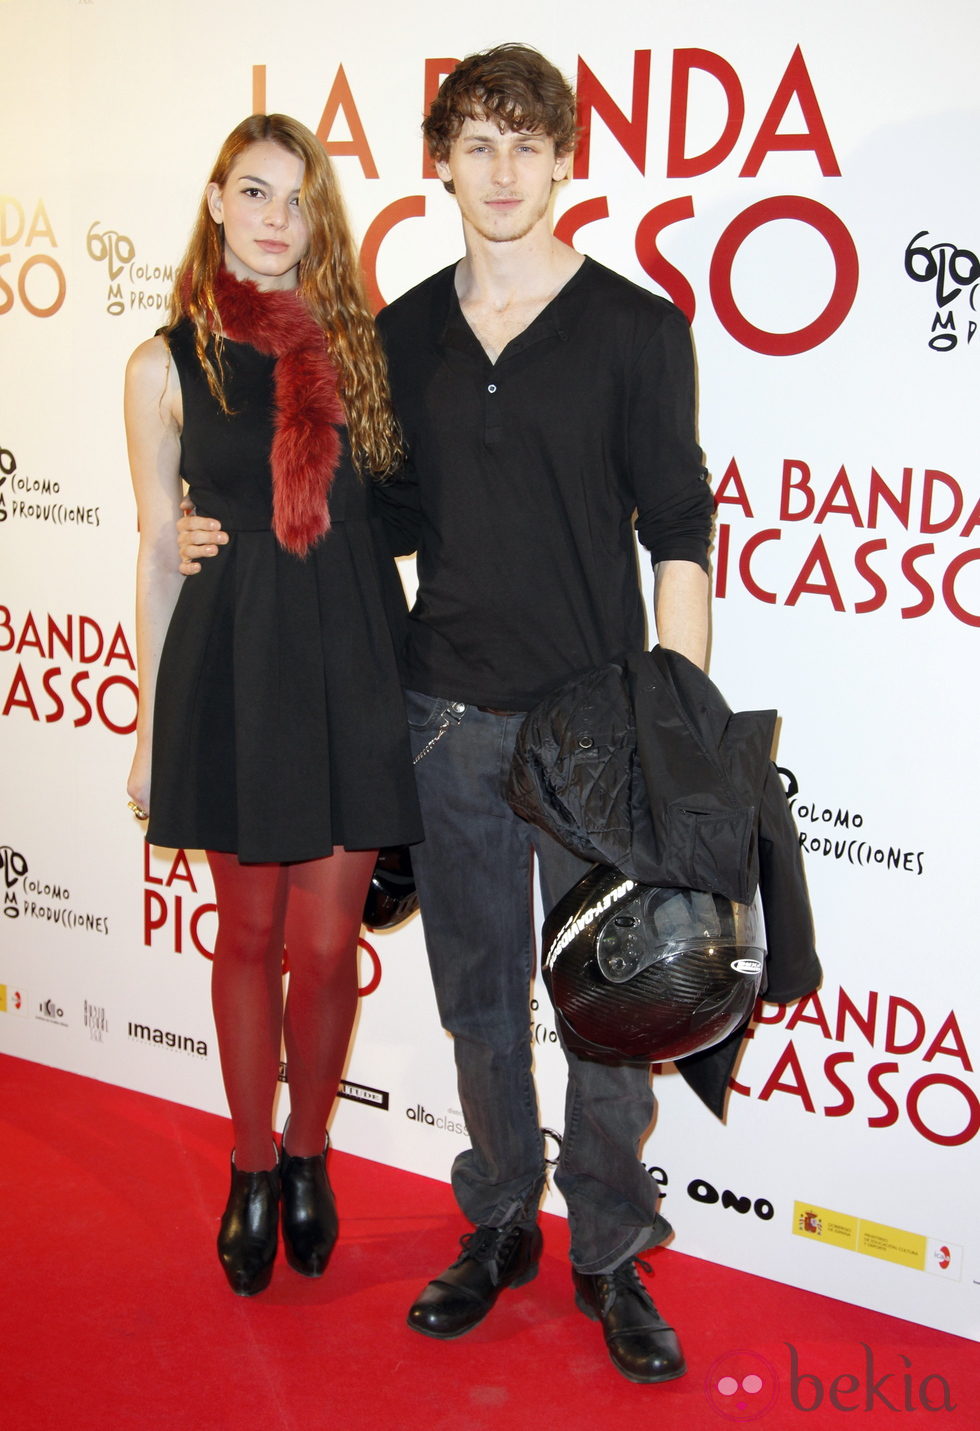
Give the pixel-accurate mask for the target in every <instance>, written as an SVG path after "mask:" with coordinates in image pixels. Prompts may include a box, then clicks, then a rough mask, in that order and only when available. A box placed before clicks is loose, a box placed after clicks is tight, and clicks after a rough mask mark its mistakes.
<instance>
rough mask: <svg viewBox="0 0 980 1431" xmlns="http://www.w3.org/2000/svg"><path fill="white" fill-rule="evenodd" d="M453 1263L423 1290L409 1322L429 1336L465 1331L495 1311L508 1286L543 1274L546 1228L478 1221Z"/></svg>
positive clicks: (449, 1334) (451, 1334)
mask: <svg viewBox="0 0 980 1431" xmlns="http://www.w3.org/2000/svg"><path fill="white" fill-rule="evenodd" d="M460 1246H461V1249H462V1250H461V1252H460V1255H459V1257H457V1258H456V1261H455V1262H454V1263H453V1264H452V1266H451V1267H447V1268H446V1270H445V1272H443V1273H442V1275H441V1276H440V1277H437V1278H436V1279H435V1280H434V1281H432V1282H430V1283H429V1285H428V1286H427V1287H425V1288H423V1290H422V1294H421V1296H420V1297H419V1298H418V1300H417V1301H416V1302H414V1303H413V1305H412V1306H411V1308H410V1309H409V1313H408V1325H409V1326H410V1327H414V1328H415V1330H416V1331H417V1332H424V1333H425V1335H426V1336H427V1337H444V1338H449V1337H460V1336H462V1335H463V1333H464V1332H468V1331H469V1330H470V1328H471V1327H475V1326H476V1325H477V1323H478V1322H482V1321H483V1318H484V1317H485V1316H486V1315H487V1313H488V1312H489V1311H490V1309H491V1307H492V1306H493V1305H494V1303H495V1302H496V1300H497V1298H498V1297H499V1296H500V1293H501V1292H502V1291H503V1290H504V1288H505V1287H523V1286H524V1284H525V1283H526V1282H530V1281H531V1280H532V1278H534V1277H536V1276H537V1271H538V1262H539V1261H540V1259H541V1229H540V1228H539V1227H538V1226H537V1224H536V1223H534V1224H532V1225H531V1226H530V1227H527V1226H522V1225H521V1224H520V1223H508V1224H507V1225H506V1226H504V1227H478V1228H477V1229H476V1230H475V1231H474V1232H469V1233H467V1234H466V1236H465V1237H464V1238H462V1240H461V1243H460Z"/></svg>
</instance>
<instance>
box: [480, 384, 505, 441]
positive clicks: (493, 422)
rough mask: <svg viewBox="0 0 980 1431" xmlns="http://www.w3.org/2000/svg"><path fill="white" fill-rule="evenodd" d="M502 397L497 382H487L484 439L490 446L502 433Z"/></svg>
mask: <svg viewBox="0 0 980 1431" xmlns="http://www.w3.org/2000/svg"><path fill="white" fill-rule="evenodd" d="M499 402H500V399H499V398H498V396H497V384H496V383H487V398H486V404H485V408H484V412H485V417H484V423H483V440H484V442H485V443H486V444H487V445H488V446H489V444H490V443H491V442H496V441H497V440H498V439H499V438H500V436H501V433H502V428H501V423H500V409H499Z"/></svg>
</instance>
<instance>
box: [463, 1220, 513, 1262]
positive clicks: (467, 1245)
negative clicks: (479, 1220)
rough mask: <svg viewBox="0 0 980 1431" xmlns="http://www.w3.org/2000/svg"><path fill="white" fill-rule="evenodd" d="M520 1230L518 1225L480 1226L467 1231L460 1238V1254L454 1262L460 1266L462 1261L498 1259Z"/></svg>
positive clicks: (491, 1260)
mask: <svg viewBox="0 0 980 1431" xmlns="http://www.w3.org/2000/svg"><path fill="white" fill-rule="evenodd" d="M519 1231H520V1229H519V1228H518V1227H515V1226H513V1225H512V1226H510V1227H478V1228H476V1230H475V1231H473V1232H467V1233H465V1234H464V1235H463V1236H462V1237H461V1238H460V1239H459V1245H460V1249H461V1250H460V1254H459V1256H458V1257H457V1259H456V1261H455V1262H454V1263H453V1266H454V1267H458V1266H459V1265H460V1263H461V1262H466V1261H467V1260H469V1261H473V1262H494V1261H497V1260H498V1259H499V1258H500V1257H501V1256H502V1254H503V1253H504V1251H505V1250H506V1247H507V1244H508V1243H509V1242H510V1241H511V1240H512V1239H513V1238H514V1237H516V1235H517V1233H518V1232H519Z"/></svg>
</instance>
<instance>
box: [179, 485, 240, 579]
mask: <svg viewBox="0 0 980 1431" xmlns="http://www.w3.org/2000/svg"><path fill="white" fill-rule="evenodd" d="M180 507H181V511H182V512H183V513H184V515H183V516H182V517H181V519H180V521H179V522H178V523H177V545H178V547H179V549H180V568H179V569H180V573H181V575H182V576H196V575H197V573H198V572H199V571H200V570H201V558H202V557H213V556H217V554H218V548H219V547H223V546H224V545H225V543H226V542H227V541H228V533H227V532H223V531H222V530H221V523H220V522H218V521H216V520H215V519H214V518H213V517H198V516H196V515H195V513H194V505H193V503H192V502H188V500H187V498H186V497H185V498H184V500H183V501H182V502H181V504H180Z"/></svg>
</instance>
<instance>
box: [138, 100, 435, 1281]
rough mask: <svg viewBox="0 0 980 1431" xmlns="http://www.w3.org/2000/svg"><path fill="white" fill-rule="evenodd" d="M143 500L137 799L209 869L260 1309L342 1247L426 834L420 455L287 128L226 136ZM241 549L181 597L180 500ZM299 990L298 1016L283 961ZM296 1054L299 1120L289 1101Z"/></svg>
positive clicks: (198, 239)
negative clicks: (369, 894) (282, 1106)
mask: <svg viewBox="0 0 980 1431" xmlns="http://www.w3.org/2000/svg"><path fill="white" fill-rule="evenodd" d="M126 430H127V438H128V444H129V455H130V466H131V468H132V475H133V485H134V488H135V492H136V499H137V504H138V509H139V523H140V545H139V559H138V566H137V642H138V660H139V683H140V709H139V723H138V729H137V748H136V757H135V760H134V762H133V767H132V771H131V773H130V779H129V787H128V788H129V793H130V796H131V798H132V801H133V803H134V804H135V805H137V806H139V807H140V810H141V811H144V812H145V811H148V812H149V826H148V831H147V838H148V839H149V840H150V841H151V842H152V843H154V844H159V845H166V846H171V847H178V848H180V847H183V848H200V849H204V850H206V851H207V857H208V862H209V864H210V867H211V871H212V875H213V878H214V887H215V895H216V899H217V904H218V919H219V927H218V936H217V943H216V946H215V954H214V967H213V977H212V1002H213V1007H214V1018H215V1024H216V1027H217V1034H218V1045H219V1049H220V1055H221V1068H222V1075H223V1078H224V1084H225V1089H226V1092H227V1095H228V1103H229V1107H230V1111H231V1117H232V1122H233V1126H234V1137H235V1143H234V1150H233V1152H232V1158H231V1191H230V1194H229V1198H228V1205H227V1207H226V1208H225V1212H224V1216H223V1218H222V1220H221V1229H220V1232H219V1234H218V1253H219V1257H220V1260H221V1263H222V1266H223V1267H224V1270H225V1273H226V1274H227V1277H228V1280H229V1282H230V1284H231V1286H232V1289H233V1290H234V1291H235V1292H237V1293H239V1294H240V1295H242V1296H249V1295H251V1294H253V1293H255V1292H260V1291H262V1289H263V1288H264V1287H266V1286H268V1283H269V1280H270V1278H271V1276H272V1264H273V1260H274V1258H275V1253H276V1245H277V1237H278V1232H277V1229H278V1221H279V1204H280V1198H281V1202H282V1229H283V1241H284V1244H285V1249H286V1256H287V1259H288V1261H289V1263H290V1265H291V1266H292V1267H294V1268H295V1269H296V1271H298V1272H301V1273H302V1274H303V1275H305V1276H308V1277H318V1276H320V1275H321V1274H322V1272H323V1270H324V1267H325V1265H326V1262H327V1259H328V1257H329V1255H330V1251H331V1249H332V1247H333V1244H334V1241H335V1240H336V1235H337V1215H336V1210H335V1207H334V1201H333V1196H332V1193H331V1190H330V1185H329V1182H328V1181H327V1176H326V1167H325V1156H326V1146H325V1138H326V1133H325V1130H326V1123H327V1117H328V1115H329V1112H330V1109H331V1106H332V1103H333V1100H334V1096H335V1094H336V1091H337V1086H338V1083H339V1081H340V1077H341V1074H342V1072H343V1067H344V1062H345V1059H346V1054H347V1046H348V1041H349V1038H350V1031H351V1025H352V1021H353V1017H354V1012H355V1008H356V1002H357V981H356V963H355V961H356V949H357V937H358V933H359V929H360V923H361V913H362V910H363V908H364V899H365V894H366V891H367V888H368V885H369V882H370V879H371V873H372V869H373V866H374V861H375V854H376V851H377V849H378V847H379V846H384V845H394V844H408V843H412V842H414V841H417V840H419V839H420V838H421V824H420V819H419V813H418V806H417V803H416V798H415V787H414V782H413V778H412V769H411V763H410V757H409V752H408V738H407V728H406V724H405V715H404V707H403V703H402V695H401V686H400V682H399V677H398V672H397V668H396V648H397V643H398V640H399V630H400V625H401V622H402V619H403V615H404V600H403V596H402V592H401V585H400V582H399V579H398V575H397V572H396V571H395V568H394V565H393V563H392V561H391V558H390V555H389V554H388V547H387V543H386V541H385V538H384V532H383V529H382V528H381V525H380V521H379V519H378V518H377V517H376V516H375V515H374V509H373V505H372V498H373V493H372V481H373V479H374V478H376V477H378V476H381V475H383V474H385V473H386V472H388V471H390V470H392V469H393V468H394V467H395V466H397V464H398V461H399V459H400V456H401V449H400V439H399V433H398V429H397V425H396V423H395V420H394V418H393V415H392V412H391V408H390V404H389V399H388V387H387V377H386V372H385V366H384V360H383V357H382V354H381V351H380V348H379V345H378V341H377V338H376V335H375V331H374V324H373V321H372V318H371V314H370V310H369V308H368V305H367V302H366V299H365V297H364V293H363V290H362V286H361V279H360V273H359V269H358V264H357V258H356V254H355V250H354V246H353V243H352V241H351V237H350V233H349V230H348V226H347V221H346V218H345V214H344V209H343V204H342V201H341V197H340V194H339V190H338V187H337V183H336V179H335V177H334V175H333V172H332V170H331V167H330V163H329V161H328V159H327V157H326V155H325V153H324V151H323V149H322V148H321V146H320V144H319V143H318V141H317V140H316V138H315V136H314V135H313V134H311V133H310V131H309V130H307V129H306V128H304V126H303V125H301V124H299V123H297V122H296V121H295V120H293V119H289V118H287V117H286V116H284V115H276V114H272V115H253V116H252V117H251V118H250V119H247V120H245V121H244V122H243V123H242V124H240V125H238V127H237V128H236V129H235V130H234V131H233V132H232V133H231V134H230V135H229V137H228V138H227V140H226V141H225V143H224V145H223V146H222V149H221V152H220V154H219V155H218V159H217V161H216V163H215V166H214V170H213V172H212V174H211V178H210V180H209V182H208V184H207V187H206V189H205V192H204V196H203V199H202V203H201V209H200V213H199V215H198V219H197V225H196V227H195V230H194V233H193V235H192V238H191V241H190V245H189V247H188V250H187V253H186V255H185V257H184V259H183V261H182V263H181V265H180V268H179V270H178V274H177V278H176V282H175V289H174V296H173V300H172V306H171V314H170V321H169V322H168V324H167V326H166V327H165V328H164V329H163V330H162V331H161V333H160V334H158V335H157V336H156V337H154V338H151V339H150V340H149V341H148V342H145V343H143V344H142V345H141V346H140V347H139V348H137V349H136V351H135V353H134V354H133V356H132V358H131V359H130V362H129V365H128V368H127V373H126ZM184 483H186V484H187V488H188V496H189V498H190V499H191V500H192V501H193V502H194V503H195V504H196V506H197V509H198V511H199V512H201V513H203V514H206V515H208V516H213V517H216V518H218V519H219V520H220V521H221V524H222V527H223V528H224V529H225V530H226V531H227V532H228V533H229V541H228V544H227V545H226V546H222V547H221V549H220V551H219V553H218V555H217V556H216V557H215V558H214V559H213V560H211V561H209V562H207V563H206V564H205V568H204V570H203V571H202V573H201V574H200V575H199V576H196V577H195V578H194V579H193V580H192V581H188V582H186V583H185V582H184V581H183V579H182V578H181V577H180V576H179V574H178V572H177V556H176V552H175V547H174V523H175V521H176V520H177V519H178V517H179V516H180V510H179V506H180V501H181V497H182V495H183V484H184ZM284 951H286V952H285V958H286V961H287V962H288V969H289V985H288V996H287V998H286V1000H285V1004H284V1002H283V981H282V974H283V967H284ZM283 1037H284V1038H285V1047H286V1058H287V1065H288V1078H289V1090H290V1120H289V1124H288V1127H287V1128H286V1130H285V1132H284V1135H283V1140H282V1150H281V1154H279V1153H277V1149H276V1145H275V1142H274V1141H273V1137H272V1111H273V1100H274V1096H275V1091H276V1083H277V1078H278V1073H279V1060H280V1050H281V1044H282V1040H283Z"/></svg>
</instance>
